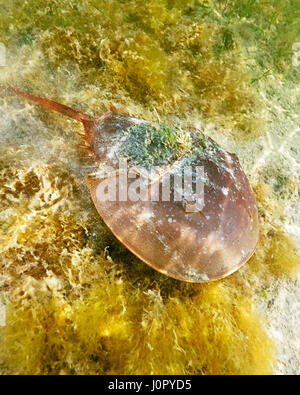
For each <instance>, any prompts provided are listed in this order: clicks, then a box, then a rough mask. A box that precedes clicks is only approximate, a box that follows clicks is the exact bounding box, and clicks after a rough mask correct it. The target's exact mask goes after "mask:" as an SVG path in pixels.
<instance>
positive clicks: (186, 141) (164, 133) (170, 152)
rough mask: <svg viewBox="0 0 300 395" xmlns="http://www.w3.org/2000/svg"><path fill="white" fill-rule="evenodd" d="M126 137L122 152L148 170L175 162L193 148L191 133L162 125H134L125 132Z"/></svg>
mask: <svg viewBox="0 0 300 395" xmlns="http://www.w3.org/2000/svg"><path fill="white" fill-rule="evenodd" d="M125 136H126V140H125V142H124V143H123V145H122V148H121V151H122V152H123V153H124V154H125V155H127V156H128V157H129V158H130V159H131V160H133V162H134V163H135V164H137V165H138V166H142V167H144V168H146V169H150V167H151V166H159V165H161V164H167V163H171V162H174V161H176V160H178V159H180V158H181V157H182V156H183V155H185V154H186V153H187V152H188V151H189V150H190V149H191V147H192V138H191V136H190V133H189V132H187V131H183V130H179V129H175V128H172V127H170V126H168V125H164V124H161V123H159V124H157V125H155V124H151V123H140V124H138V125H134V126H132V127H130V128H129V129H127V130H126V131H125Z"/></svg>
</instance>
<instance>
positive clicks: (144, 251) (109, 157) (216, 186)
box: [13, 90, 258, 282]
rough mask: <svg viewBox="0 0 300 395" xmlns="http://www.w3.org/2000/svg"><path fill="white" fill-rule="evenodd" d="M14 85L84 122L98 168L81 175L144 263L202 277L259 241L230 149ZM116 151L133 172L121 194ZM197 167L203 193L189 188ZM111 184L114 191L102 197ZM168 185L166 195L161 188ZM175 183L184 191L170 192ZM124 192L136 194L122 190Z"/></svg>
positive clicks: (247, 191) (232, 267)
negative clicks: (81, 108)
mask: <svg viewBox="0 0 300 395" xmlns="http://www.w3.org/2000/svg"><path fill="white" fill-rule="evenodd" d="M13 92H14V93H15V94H17V95H19V96H23V97H25V98H26V99H29V100H32V101H35V102H37V103H38V104H40V105H42V106H43V107H45V108H48V109H51V110H56V111H58V112H60V113H62V114H64V115H67V116H69V117H71V118H73V119H76V120H78V121H81V122H82V123H83V126H84V130H85V133H84V134H82V135H81V136H82V138H83V140H84V142H85V146H86V149H87V150H88V152H89V156H90V158H91V159H92V160H94V161H95V163H96V164H97V167H98V169H99V171H97V172H96V173H95V174H90V175H87V176H86V180H87V184H88V188H89V191H90V194H91V197H92V199H93V202H94V204H95V206H96V208H97V211H98V213H99V214H100V216H101V217H102V218H103V220H104V222H105V223H106V225H107V226H108V228H109V229H110V230H111V231H112V232H113V234H114V235H115V236H116V237H117V238H118V240H119V241H120V242H121V243H123V244H124V245H125V246H126V247H127V248H128V249H129V250H130V251H131V252H133V253H134V254H135V255H136V256H137V257H138V258H139V259H141V260H142V261H143V262H145V263H146V264H147V265H149V266H150V267H152V268H153V269H155V270H157V271H159V272H161V273H163V274H165V275H167V276H169V277H173V278H176V279H178V280H183V281H188V282H205V281H211V280H217V279H220V278H223V277H226V276H228V275H229V274H231V273H233V272H235V271H236V270H237V269H239V268H240V267H241V265H242V264H243V263H245V262H246V261H247V260H248V259H249V258H250V257H251V255H252V254H253V252H254V250H255V246H256V244H257V241H258V214H257V208H256V204H255V197H254V194H253V192H252V190H251V187H250V185H249V182H248V179H247V177H246V175H245V173H244V172H243V170H242V169H241V166H240V164H239V160H238V158H237V156H236V155H235V154H231V153H228V152H226V151H224V150H223V149H222V148H221V147H219V146H218V145H217V144H216V143H215V142H214V141H213V140H212V139H210V138H208V137H206V136H205V135H204V134H203V133H202V132H200V131H195V130H188V131H183V130H181V129H179V128H172V127H169V126H166V125H162V124H161V123H157V124H154V123H150V122H147V121H144V120H141V119H137V118H135V117H132V116H130V115H128V114H125V113H122V112H120V111H118V110H117V109H116V108H115V107H113V106H111V109H110V111H109V112H107V113H106V114H104V115H103V116H102V117H100V118H98V119H96V118H93V117H92V116H90V115H87V114H83V113H81V112H79V111H76V110H73V109H71V108H69V107H67V106H65V105H62V104H59V103H56V102H54V101H52V100H48V99H42V98H40V97H37V96H33V95H31V94H28V93H24V92H21V91H16V90H13ZM120 158H123V159H124V160H125V159H126V163H127V165H128V169H127V170H128V172H129V173H131V174H130V177H128V174H129V173H128V172H127V176H126V177H127V178H126V188H127V190H126V191H127V195H126V198H120V195H122V196H123V197H124V193H123V192H124V174H125V173H124V168H122V169H121V170H120V168H119V167H118V164H119V161H120ZM195 168H200V169H202V172H201V173H200V174H201V177H200V178H201V182H202V189H201V188H200V189H201V193H200V192H199V190H197V191H195V190H194V186H195V185H194V184H196V181H195V174H196V173H195V170H193V169H195ZM153 169H154V170H153ZM185 169H189V172H190V178H189V183H190V184H189V187H191V185H192V189H189V194H186V193H185V191H184V187H185V181H184V182H183V183H181V184H180V183H179V184H178V179H180V177H181V176H182V175H183V174H185ZM176 177H177V178H176ZM176 179H177V181H176ZM183 180H185V179H184V177H183ZM109 185H113V192H114V193H113V195H114V196H115V197H116V198H115V199H107V196H106V192H107V188H108V186H109ZM137 185H138V186H137ZM143 185H144V186H145V188H144V189H143V188H142V186H143ZM166 185H167V188H168V190H169V192H170V193H169V199H165V198H164V192H162V190H163V187H164V188H166ZM104 186H106V190H105V188H104ZM155 186H156V188H154V187H155ZM153 190H155V191H156V192H155V193H154V195H155V196H154V198H153ZM105 191H106V192H105ZM178 191H183V193H182V194H181V197H180V198H177V199H174V196H175V195H176V194H177V195H178ZM129 192H131V194H132V195H133V196H134V198H128V193H129ZM129 194H130V193H129ZM104 195H105V198H103V196H104ZM149 196H151V198H149ZM200 203H201V204H200Z"/></svg>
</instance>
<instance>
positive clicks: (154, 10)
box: [0, 0, 300, 374]
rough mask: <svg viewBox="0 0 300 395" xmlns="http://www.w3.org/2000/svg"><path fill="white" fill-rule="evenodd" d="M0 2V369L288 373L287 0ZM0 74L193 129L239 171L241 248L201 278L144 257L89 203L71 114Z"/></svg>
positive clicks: (292, 335)
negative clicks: (242, 186)
mask: <svg viewBox="0 0 300 395" xmlns="http://www.w3.org/2000/svg"><path fill="white" fill-rule="evenodd" d="M2 3H3V4H2ZM0 5H1V15H0V42H2V43H3V44H4V45H5V47H6V66H5V67H1V68H0V85H1V96H0V373H1V374H152V373H154V374H268V373H275V374H299V373H300V359H299V355H300V326H299V322H300V287H299V285H300V276H299V267H300V257H299V253H300V249H299V242H300V229H299V223H300V204H299V196H300V195H299V174H300V172H299V169H300V133H299V132H300V130H299V76H300V66H299V67H296V66H294V65H293V64H292V56H293V51H292V46H293V44H294V43H295V42H297V41H300V32H299V18H298V19H297V10H299V5H297V2H296V1H286V0H285V1H283V0H282V1H278V2H276V5H274V2H273V1H271V0H260V1H255V0H228V1H218V0H211V1H207V2H206V1H192V0H191V1H189V0H187V1H176V0H174V1H172V0H169V1H167V0H163V1H162V0H150V1H148V2H147V6H145V3H144V2H143V1H139V0H135V1H125V0H124V1H117V0H103V1H100V0H95V1H88V0H82V1H75V0H61V1H58V0H53V1H49V0H47V1H44V0H28V1H26V2H24V1H18V0H14V1H12V0H11V1H5V2H3V1H2V0H1V1H0ZM7 86H13V87H15V88H19V89H22V90H26V91H28V92H32V93H34V94H37V95H40V96H44V97H48V98H51V99H53V100H57V101H59V102H62V103H64V104H67V105H69V106H71V107H74V108H76V109H78V110H81V111H83V112H88V113H90V114H92V115H95V116H98V115H101V114H103V113H104V112H105V111H107V109H108V108H109V103H110V102H113V103H114V104H115V105H116V106H117V107H118V108H122V109H123V110H125V111H127V112H130V113H131V114H134V115H136V116H140V117H143V118H145V119H148V120H157V117H158V116H159V117H160V119H161V120H163V121H164V122H167V123H169V124H172V125H177V126H181V127H196V128H199V129H201V130H203V131H204V132H205V133H206V134H207V135H209V136H211V137H213V138H214V139H215V140H216V141H217V142H218V143H219V144H220V145H221V146H222V147H223V148H225V149H227V150H229V151H230V152H235V153H236V154H237V155H238V156H239V158H240V162H241V164H242V167H243V169H244V170H245V172H246V174H247V175H248V177H249V180H250V183H251V185H252V187H253V190H254V192H255V195H256V198H257V204H258V208H259V218H260V241H259V245H258V247H257V250H256V253H255V255H254V256H253V257H252V258H251V260H250V261H249V262H248V263H247V264H246V265H245V266H244V267H243V268H242V269H241V270H240V271H238V272H237V273H235V274H234V275H232V276H230V277H229V278H227V279H225V280H223V281H219V282H216V283H212V284H204V285H193V284H184V283H180V282H178V281H176V280H172V279H169V278H166V277H164V276H162V275H160V274H159V273H156V272H154V271H152V270H151V269H150V268H148V267H146V265H144V264H143V263H142V262H140V261H139V260H137V259H136V258H135V257H133V255H131V254H130V253H129V252H128V251H127V250H126V249H125V248H124V247H123V246H122V245H120V244H119V243H118V242H117V241H116V239H115V238H114V237H113V236H112V234H111V233H110V232H109V230H107V228H106V227H105V225H104V224H103V222H102V221H101V218H99V216H98V214H97V212H96V210H95V208H94V206H93V204H92V202H91V199H90V196H89V193H88V189H87V186H86V184H85V181H84V175H85V174H86V173H89V172H91V171H92V170H93V169H94V166H93V163H92V162H90V161H89V160H88V159H85V158H84V155H85V153H84V151H83V150H82V149H81V148H79V147H78V144H80V143H81V142H80V138H79V137H78V136H77V135H76V134H75V133H74V132H75V131H79V132H80V131H81V125H79V124H77V123H76V122H74V121H70V120H68V119H66V118H64V117H63V116H61V115H58V114H54V113H50V112H47V111H45V110H43V109H41V108H39V107H38V106H36V105H35V104H32V103H29V102H25V101H24V100H22V99H20V98H16V97H13V96H12V95H11V94H9V93H8V91H7V90H6V87H7Z"/></svg>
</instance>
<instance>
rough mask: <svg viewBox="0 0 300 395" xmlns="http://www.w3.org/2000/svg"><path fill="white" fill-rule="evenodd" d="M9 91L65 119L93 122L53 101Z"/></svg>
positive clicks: (89, 118) (91, 119)
mask: <svg viewBox="0 0 300 395" xmlns="http://www.w3.org/2000/svg"><path fill="white" fill-rule="evenodd" d="M10 91H11V92H12V93H14V94H16V95H18V96H22V97H24V98H25V99H28V100H31V101H34V102H36V103H38V104H39V105H41V106H42V107H44V108H47V109H49V110H54V111H58V112H60V113H61V114H63V115H66V116H67V117H70V118H73V119H76V120H77V121H81V122H83V123H86V122H93V121H94V118H93V117H92V116H90V115H88V114H83V113H81V112H79V111H76V110H73V108H70V107H68V106H65V105H64V104H60V103H57V102H55V101H53V100H49V99H45V98H42V97H38V96H34V95H31V94H30V93H26V92H22V91H18V90H16V89H13V88H10Z"/></svg>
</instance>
